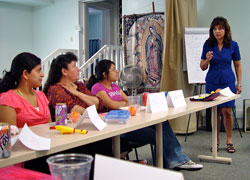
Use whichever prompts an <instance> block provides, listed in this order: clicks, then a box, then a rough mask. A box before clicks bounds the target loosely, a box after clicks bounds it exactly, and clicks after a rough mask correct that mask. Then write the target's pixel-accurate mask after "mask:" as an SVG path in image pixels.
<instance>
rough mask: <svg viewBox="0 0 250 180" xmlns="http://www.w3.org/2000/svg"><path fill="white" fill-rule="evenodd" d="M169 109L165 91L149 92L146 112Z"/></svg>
mask: <svg viewBox="0 0 250 180" xmlns="http://www.w3.org/2000/svg"><path fill="white" fill-rule="evenodd" d="M167 110H168V105H167V101H166V97H165V92H159V93H150V94H148V96H147V106H146V112H150V113H155V112H162V111H167Z"/></svg>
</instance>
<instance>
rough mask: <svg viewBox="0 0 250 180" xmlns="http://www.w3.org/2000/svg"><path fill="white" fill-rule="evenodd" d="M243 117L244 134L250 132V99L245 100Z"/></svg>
mask: <svg viewBox="0 0 250 180" xmlns="http://www.w3.org/2000/svg"><path fill="white" fill-rule="evenodd" d="M243 112H244V114H243V117H244V123H243V128H244V132H250V99H244V101H243Z"/></svg>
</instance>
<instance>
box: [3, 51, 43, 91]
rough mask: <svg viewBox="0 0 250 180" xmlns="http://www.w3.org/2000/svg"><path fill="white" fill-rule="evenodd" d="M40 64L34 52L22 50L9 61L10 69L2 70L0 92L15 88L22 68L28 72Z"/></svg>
mask: <svg viewBox="0 0 250 180" xmlns="http://www.w3.org/2000/svg"><path fill="white" fill-rule="evenodd" d="M39 64H41V59H40V58H38V57H37V56H35V55H34V54H31V53H28V52H23V53H20V54H18V55H17V56H16V57H15V58H14V59H13V61H12V63H11V68H10V71H9V72H8V71H6V70H5V71H3V74H4V77H3V79H2V81H1V82H0V93H2V92H6V91H8V90H10V89H15V88H17V86H18V85H19V82H20V79H21V76H22V74H23V71H24V70H27V72H28V73H30V72H31V71H32V69H33V68H34V67H36V66H37V65H39Z"/></svg>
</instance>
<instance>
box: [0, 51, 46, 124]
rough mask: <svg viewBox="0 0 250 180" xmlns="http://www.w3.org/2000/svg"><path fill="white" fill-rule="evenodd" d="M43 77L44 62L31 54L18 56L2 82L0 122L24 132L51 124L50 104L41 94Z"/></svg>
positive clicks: (0, 88) (0, 87) (0, 84)
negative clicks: (28, 128)
mask: <svg viewBox="0 0 250 180" xmlns="http://www.w3.org/2000/svg"><path fill="white" fill-rule="evenodd" d="M43 76H44V74H43V72H42V71H41V59H40V58H38V57H36V56H35V55H33V54H31V53H27V52H24V53H21V54H18V55H17V56H16V57H15V58H14V59H13V61H12V64H11V69H10V71H9V72H7V71H5V75H4V77H3V79H2V81H1V82H0V112H1V113H0V121H1V122H6V123H9V124H11V125H15V126H17V127H18V128H22V127H23V126H24V124H25V123H27V125H28V126H34V125H38V124H45V123H48V122H49V121H50V111H49V108H48V104H49V102H48V100H47V98H46V96H45V94H44V93H43V92H41V91H36V90H34V89H33V88H37V87H40V86H41V83H42V78H43Z"/></svg>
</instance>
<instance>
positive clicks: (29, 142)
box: [18, 124, 51, 151]
mask: <svg viewBox="0 0 250 180" xmlns="http://www.w3.org/2000/svg"><path fill="white" fill-rule="evenodd" d="M18 139H19V140H20V141H21V142H22V143H23V144H24V145H25V146H26V147H28V148H30V149H32V150H36V151H42V150H49V149H50V141H51V140H50V139H48V138H44V137H41V136H38V135H36V134H35V133H33V132H32V131H31V130H30V128H29V127H28V126H27V124H25V125H24V126H23V129H22V131H21V133H20V134H19V138H18Z"/></svg>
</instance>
